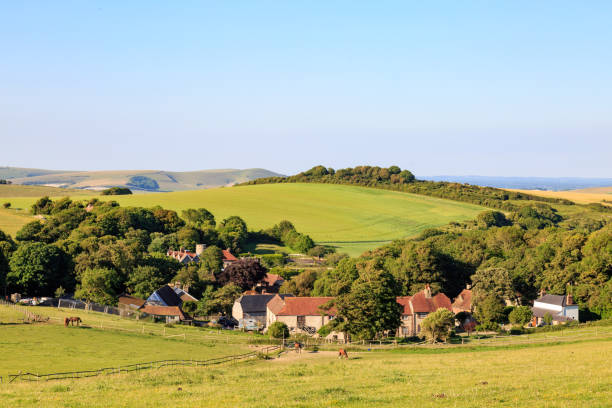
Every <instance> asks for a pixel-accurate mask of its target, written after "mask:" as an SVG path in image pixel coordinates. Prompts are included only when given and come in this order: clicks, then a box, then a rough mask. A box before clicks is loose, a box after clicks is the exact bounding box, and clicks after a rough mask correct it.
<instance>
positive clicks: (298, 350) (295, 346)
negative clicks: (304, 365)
mask: <svg viewBox="0 0 612 408" xmlns="http://www.w3.org/2000/svg"><path fill="white" fill-rule="evenodd" d="M293 349H294V350H295V352H296V353H298V354H302V345H301V344H300V343H298V342H297V341H296V342H295V343H293Z"/></svg>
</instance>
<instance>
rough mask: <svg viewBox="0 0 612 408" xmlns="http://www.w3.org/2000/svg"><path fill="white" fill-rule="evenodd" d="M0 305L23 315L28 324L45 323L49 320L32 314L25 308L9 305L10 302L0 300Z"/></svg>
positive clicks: (14, 304) (13, 304)
mask: <svg viewBox="0 0 612 408" xmlns="http://www.w3.org/2000/svg"><path fill="white" fill-rule="evenodd" d="M0 305H3V306H8V307H11V308H13V309H15V310H17V311H18V312H21V313H23V314H24V315H25V319H24V321H28V322H47V321H49V318H48V317H47V316H41V315H38V314H36V313H32V312H31V311H29V310H28V309H26V308H25V307H23V306H20V305H18V304H16V303H10V302H7V301H4V300H2V299H0Z"/></svg>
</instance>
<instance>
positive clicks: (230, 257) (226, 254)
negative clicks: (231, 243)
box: [222, 249, 238, 261]
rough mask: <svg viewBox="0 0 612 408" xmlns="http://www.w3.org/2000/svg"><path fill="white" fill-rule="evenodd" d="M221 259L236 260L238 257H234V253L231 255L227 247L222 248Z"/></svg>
mask: <svg viewBox="0 0 612 408" xmlns="http://www.w3.org/2000/svg"><path fill="white" fill-rule="evenodd" d="M222 252H223V260H224V261H237V260H238V258H236V257H235V256H234V255H232V253H231V252H230V251H229V249H224V250H223V251H222Z"/></svg>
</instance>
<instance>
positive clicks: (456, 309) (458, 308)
mask: <svg viewBox="0 0 612 408" xmlns="http://www.w3.org/2000/svg"><path fill="white" fill-rule="evenodd" d="M451 308H452V309H453V313H454V314H457V313H461V312H464V313H470V314H471V313H472V312H473V311H474V306H473V305H472V291H471V289H470V285H468V287H467V288H466V289H463V290H462V291H461V293H459V295H457V297H456V298H455V300H454V301H453V304H452V305H451Z"/></svg>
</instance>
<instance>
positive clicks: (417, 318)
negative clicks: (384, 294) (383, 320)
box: [397, 285, 452, 337]
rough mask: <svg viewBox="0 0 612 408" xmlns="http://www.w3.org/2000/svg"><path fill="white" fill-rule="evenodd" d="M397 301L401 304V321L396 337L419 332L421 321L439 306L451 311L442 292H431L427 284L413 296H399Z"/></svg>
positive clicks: (448, 300)
mask: <svg viewBox="0 0 612 408" xmlns="http://www.w3.org/2000/svg"><path fill="white" fill-rule="evenodd" d="M397 303H399V304H400V305H402V307H403V311H402V321H401V325H400V327H399V328H398V330H397V334H398V337H411V336H416V335H418V334H419V333H420V332H421V323H422V322H423V320H424V319H425V318H426V317H427V315H429V314H430V313H432V312H435V311H436V310H438V309H440V308H444V309H448V310H450V311H452V308H451V301H450V299H449V298H448V296H446V295H445V294H444V293H438V294H437V295H435V296H432V294H431V288H430V287H429V285H427V286H425V289H423V290H422V291H420V292H418V293H416V294H415V295H413V296H400V297H398V298H397Z"/></svg>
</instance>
